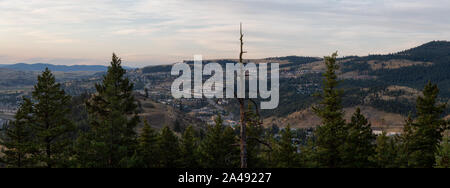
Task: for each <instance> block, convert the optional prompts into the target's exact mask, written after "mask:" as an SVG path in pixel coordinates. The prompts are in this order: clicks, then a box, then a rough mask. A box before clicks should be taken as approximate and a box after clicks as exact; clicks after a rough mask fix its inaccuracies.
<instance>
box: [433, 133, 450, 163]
mask: <svg viewBox="0 0 450 188" xmlns="http://www.w3.org/2000/svg"><path fill="white" fill-rule="evenodd" d="M436 168H450V138H449V137H448V136H447V137H446V138H445V139H444V140H443V142H442V143H441V146H440V147H439V151H438V153H437V154H436Z"/></svg>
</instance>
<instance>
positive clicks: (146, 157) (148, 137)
mask: <svg viewBox="0 0 450 188" xmlns="http://www.w3.org/2000/svg"><path fill="white" fill-rule="evenodd" d="M158 137H159V135H158V134H157V133H156V132H155V130H153V129H152V128H151V127H150V125H149V124H148V121H147V120H144V128H143V129H142V133H141V135H140V137H139V139H138V140H139V157H141V158H142V162H143V164H142V165H143V167H146V168H154V167H157V166H158V161H159V149H158Z"/></svg>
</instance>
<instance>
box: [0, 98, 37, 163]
mask: <svg viewBox="0 0 450 188" xmlns="http://www.w3.org/2000/svg"><path fill="white" fill-rule="evenodd" d="M32 110H33V106H32V103H31V101H30V100H29V99H26V98H23V103H22V104H21V105H20V107H19V109H18V110H17V113H16V115H15V116H14V119H15V120H14V121H13V122H11V123H9V124H6V125H5V127H4V130H3V131H4V136H3V138H2V139H0V145H1V146H3V147H4V148H3V149H2V153H3V154H4V156H2V157H1V159H0V161H1V162H2V163H4V164H6V167H9V168H27V167H32V166H33V165H34V163H33V161H32V159H31V158H30V154H31V149H32V148H31V145H32V134H31V131H30V123H31V122H30V115H31V113H32Z"/></svg>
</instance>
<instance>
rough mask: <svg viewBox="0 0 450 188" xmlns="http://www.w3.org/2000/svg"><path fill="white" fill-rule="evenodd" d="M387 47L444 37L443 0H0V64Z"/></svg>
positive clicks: (446, 11) (135, 61) (449, 5)
mask: <svg viewBox="0 0 450 188" xmlns="http://www.w3.org/2000/svg"><path fill="white" fill-rule="evenodd" d="M240 22H242V23H243V28H244V34H245V36H244V40H245V50H246V51H248V53H247V54H246V55H245V58H249V59H250V58H266V57H275V56H287V55H298V56H317V57H322V56H325V55H329V54H331V53H332V52H334V51H338V52H339V54H340V56H347V55H360V56H364V55H368V54H380V53H391V52H397V51H401V50H404V49H408V48H412V47H415V46H418V45H420V44H423V43H426V42H429V41H432V40H450V24H449V23H450V1H448V0H240V1H237V0H220V1H219V0H114V1H113V0H64V1H61V0H0V64H12V63H18V62H25V63H37V62H41V63H52V64H61V65H73V64H98V65H107V64H108V63H109V61H108V60H109V59H110V58H111V57H110V56H111V54H112V52H115V53H117V54H118V55H119V56H120V57H122V59H123V62H124V64H125V65H127V66H134V67H143V66H148V65H157V64H169V63H175V62H180V61H182V60H185V59H193V56H194V55H196V54H201V55H203V56H204V59H219V58H237V57H238V55H239V40H238V39H239V23H240Z"/></svg>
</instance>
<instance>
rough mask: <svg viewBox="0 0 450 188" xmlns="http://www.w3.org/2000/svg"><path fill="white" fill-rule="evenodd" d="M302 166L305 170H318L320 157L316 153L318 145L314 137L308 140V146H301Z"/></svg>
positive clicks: (300, 157)
mask: <svg viewBox="0 0 450 188" xmlns="http://www.w3.org/2000/svg"><path fill="white" fill-rule="evenodd" d="M299 159H300V166H301V167H304V168H317V167H319V164H318V156H317V151H316V143H315V140H314V138H313V137H311V138H309V139H308V140H307V143H306V145H304V146H300V156H299Z"/></svg>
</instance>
